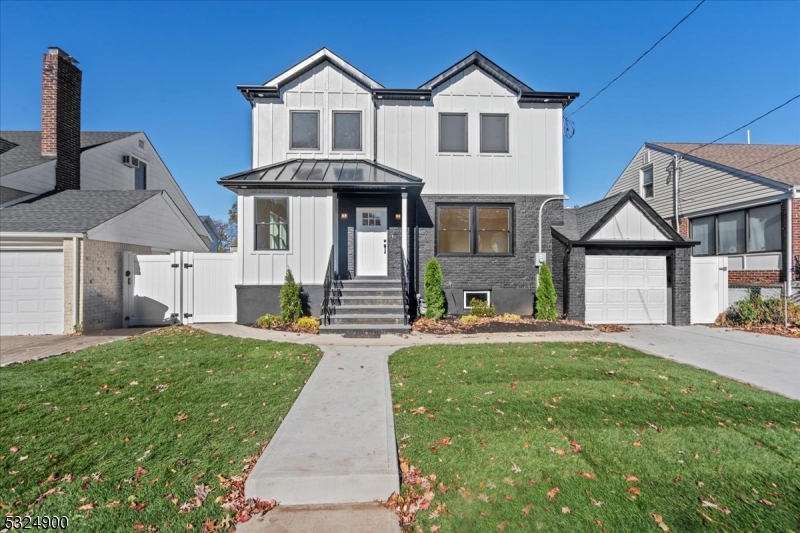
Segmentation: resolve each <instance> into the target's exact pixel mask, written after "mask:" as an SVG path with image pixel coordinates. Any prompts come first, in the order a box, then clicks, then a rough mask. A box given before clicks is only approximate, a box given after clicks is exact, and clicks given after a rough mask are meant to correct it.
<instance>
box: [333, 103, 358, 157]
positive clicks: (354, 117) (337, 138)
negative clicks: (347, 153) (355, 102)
mask: <svg viewBox="0 0 800 533" xmlns="http://www.w3.org/2000/svg"><path fill="white" fill-rule="evenodd" d="M333 149H334V150H351V151H357V152H358V151H361V112H360V111H334V112H333Z"/></svg>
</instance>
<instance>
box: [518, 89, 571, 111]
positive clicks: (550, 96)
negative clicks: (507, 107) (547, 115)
mask: <svg viewBox="0 0 800 533" xmlns="http://www.w3.org/2000/svg"><path fill="white" fill-rule="evenodd" d="M580 95H581V93H575V92H539V91H532V92H523V93H522V94H520V96H519V98H518V100H517V101H518V102H519V103H521V104H549V103H553V102H555V103H557V104H561V105H562V106H563V107H564V108H565V109H566V107H567V106H568V105H569V104H571V103H572V102H574V101H575V99H576V98H578V97H579V96H580Z"/></svg>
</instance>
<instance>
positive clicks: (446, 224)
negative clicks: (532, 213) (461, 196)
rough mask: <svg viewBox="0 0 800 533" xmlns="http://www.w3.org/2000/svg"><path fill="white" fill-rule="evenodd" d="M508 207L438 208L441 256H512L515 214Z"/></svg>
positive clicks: (439, 251)
mask: <svg viewBox="0 0 800 533" xmlns="http://www.w3.org/2000/svg"><path fill="white" fill-rule="evenodd" d="M513 211H514V210H513V208H512V207H511V206H506V205H480V204H479V205H441V206H438V207H437V209H436V242H437V246H436V253H437V254H438V255H511V254H512V253H513V227H514V212H513Z"/></svg>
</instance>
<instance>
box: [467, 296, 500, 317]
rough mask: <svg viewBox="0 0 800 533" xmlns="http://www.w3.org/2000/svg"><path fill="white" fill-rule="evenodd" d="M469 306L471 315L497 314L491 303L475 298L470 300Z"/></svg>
mask: <svg viewBox="0 0 800 533" xmlns="http://www.w3.org/2000/svg"><path fill="white" fill-rule="evenodd" d="M469 306H470V307H471V308H472V309H470V312H469V314H470V315H472V316H477V317H487V318H491V317H493V316H496V315H497V311H496V310H495V308H494V306H493V305H492V306H489V304H487V303H486V302H484V301H483V300H479V299H477V298H473V299H472V300H470V301H469Z"/></svg>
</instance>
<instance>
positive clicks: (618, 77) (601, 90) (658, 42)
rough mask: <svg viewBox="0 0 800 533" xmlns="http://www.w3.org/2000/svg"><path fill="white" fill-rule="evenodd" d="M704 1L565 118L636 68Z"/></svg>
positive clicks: (701, 2) (702, 0)
mask: <svg viewBox="0 0 800 533" xmlns="http://www.w3.org/2000/svg"><path fill="white" fill-rule="evenodd" d="M705 1H706V0H700V3H698V4H697V5H696V6H694V9H692V10H691V11H689V14H687V15H686V16H685V17H683V18H682V19H681V20H679V21H678V23H677V24H675V25H674V26H673V27H672V29H670V30H669V31H668V32H667V33H665V34H664V35H663V36H662V37H661V38H660V39H659V40H657V41H656V42H655V44H654V45H653V46H651V47H650V48H648V49H647V51H646V52H645V53H643V54H642V55H640V56H639V57H638V58H637V59H636V61H634V62H633V63H631V64H630V66H629V67H628V68H626V69H625V70H623V71H622V73H620V75H619V76H617V77H616V78H614V79H613V80H611V81H610V82H608V85H606V86H605V87H603V88H602V89H600V90H599V91H597V93H595V95H594V96H592V97H591V98H589V100H587V101H586V103H585V104H583V105H582V106H580V107H579V108H578V109H576V110H575V111H573V112H572V113H570V114H569V115H567V116H568V117H571V116H572V115H574V114H575V113H577V112H578V111H580V110H581V109H583V108H584V107H586V106H587V105H589V104H590V103H591V102H592V100H594V99H595V98H597V97H598V96H600V94H602V93H603V91H605V90H606V89H608V88H609V87H611V85H612V84H613V83H614V82H615V81H617V80H618V79H620V78H621V77H622V76H624V75H625V74H626V73H627V72H628V71H629V70H630V69H632V68H633V67H634V66H636V63H638V62H639V61H641V60H642V59H644V56H646V55H647V54H649V53H650V52H652V51H653V49H654V48H655V47H656V46H658V45H659V44H660V43H661V41H663V40H664V39H666V38H667V37H669V35H670V34H671V33H672V32H674V31H675V30H676V29H678V26H680V25H681V24H683V23H684V22H685V21H686V19H688V18H689V17H691V16H692V14H693V13H694V12H695V11H697V10H698V8H699V7H700V6H702V5H703V4H704V3H705Z"/></svg>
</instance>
